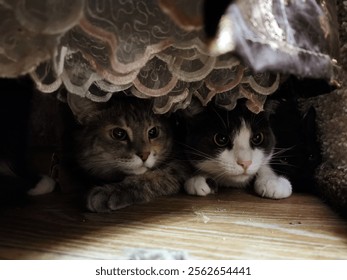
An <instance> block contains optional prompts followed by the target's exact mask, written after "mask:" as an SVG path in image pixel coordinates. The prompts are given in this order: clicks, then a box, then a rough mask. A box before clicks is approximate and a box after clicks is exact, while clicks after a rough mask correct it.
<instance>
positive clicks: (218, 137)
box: [213, 133, 230, 147]
mask: <svg viewBox="0 0 347 280" xmlns="http://www.w3.org/2000/svg"><path fill="white" fill-rule="evenodd" d="M213 140H214V142H215V143H216V145H217V146H219V147H224V146H226V145H228V143H229V140H230V139H229V137H228V136H227V135H225V134H221V133H216V134H215V135H214V137H213Z"/></svg>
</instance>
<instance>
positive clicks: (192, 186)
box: [184, 175, 212, 196]
mask: <svg viewBox="0 0 347 280" xmlns="http://www.w3.org/2000/svg"><path fill="white" fill-rule="evenodd" d="M184 189H185V190H186V192H187V193H188V194H191V195H198V196H206V195H208V194H210V193H212V190H211V188H210V187H209V185H208V184H207V183H206V178H205V177H203V176H200V175H199V176H194V177H191V178H189V179H188V180H187V181H186V182H185V183H184Z"/></svg>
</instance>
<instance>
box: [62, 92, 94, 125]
mask: <svg viewBox="0 0 347 280" xmlns="http://www.w3.org/2000/svg"><path fill="white" fill-rule="evenodd" d="M66 99H67V103H68V104H69V107H70V109H71V111H72V113H73V114H74V116H75V118H76V119H77V121H78V122H79V123H84V122H85V121H87V120H89V119H91V118H92V117H93V116H95V115H96V112H97V109H98V104H97V103H96V102H94V101H92V100H89V99H88V98H85V97H80V96H78V95H76V94H72V93H68V94H67V98H66Z"/></svg>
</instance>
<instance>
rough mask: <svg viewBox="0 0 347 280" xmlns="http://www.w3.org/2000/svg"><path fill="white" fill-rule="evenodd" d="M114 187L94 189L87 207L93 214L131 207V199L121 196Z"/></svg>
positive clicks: (88, 199) (88, 198)
mask: <svg viewBox="0 0 347 280" xmlns="http://www.w3.org/2000/svg"><path fill="white" fill-rule="evenodd" d="M116 189H117V188H113V187H112V186H98V187H94V188H92V189H91V190H90V191H89V193H88V195H87V201H86V207H87V209H88V210H89V211H91V212H97V213H107V212H110V211H113V210H117V209H121V208H124V207H126V206H129V205H130V203H129V199H126V197H124V196H122V197H121V196H120V193H119V192H118V191H116Z"/></svg>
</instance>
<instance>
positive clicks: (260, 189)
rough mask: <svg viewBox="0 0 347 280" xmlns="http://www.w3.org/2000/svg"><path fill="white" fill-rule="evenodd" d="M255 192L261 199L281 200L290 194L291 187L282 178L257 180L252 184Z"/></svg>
mask: <svg viewBox="0 0 347 280" xmlns="http://www.w3.org/2000/svg"><path fill="white" fill-rule="evenodd" d="M254 190H255V192H256V193H257V194H258V195H260V196H261V197H267V198H273V199H281V198H286V197H289V196H290V195H291V194H292V185H291V183H290V182H289V181H288V180H287V179H286V178H284V177H281V176H278V177H277V176H276V177H270V178H268V179H264V178H262V179H259V178H258V179H257V180H256V181H255V183H254Z"/></svg>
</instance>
